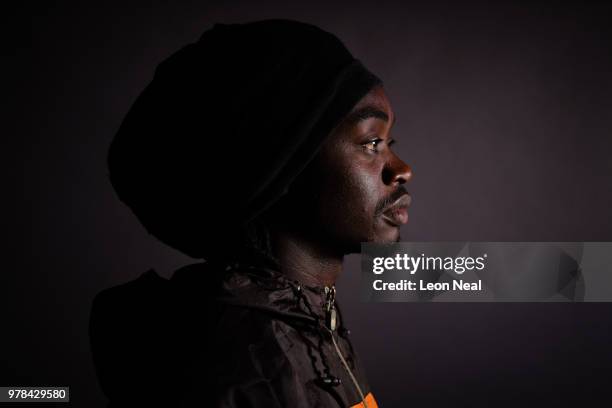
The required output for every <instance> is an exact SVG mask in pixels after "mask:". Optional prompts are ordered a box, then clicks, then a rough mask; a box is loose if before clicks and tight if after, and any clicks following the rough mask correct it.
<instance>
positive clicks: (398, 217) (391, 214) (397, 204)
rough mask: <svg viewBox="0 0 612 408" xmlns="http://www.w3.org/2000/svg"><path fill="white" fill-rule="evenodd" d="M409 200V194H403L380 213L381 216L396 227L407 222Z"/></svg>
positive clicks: (410, 200) (410, 198)
mask: <svg viewBox="0 0 612 408" xmlns="http://www.w3.org/2000/svg"><path fill="white" fill-rule="evenodd" d="M411 202H412V197H411V196H410V194H408V193H405V194H403V195H402V196H401V197H400V198H398V199H397V200H395V201H394V202H393V204H391V205H390V206H389V208H387V209H386V210H385V211H384V212H383V213H382V216H383V218H384V219H385V220H386V221H387V222H389V223H390V224H392V225H394V226H396V227H399V226H400V225H402V224H406V223H407V222H408V206H409V205H410V203H411Z"/></svg>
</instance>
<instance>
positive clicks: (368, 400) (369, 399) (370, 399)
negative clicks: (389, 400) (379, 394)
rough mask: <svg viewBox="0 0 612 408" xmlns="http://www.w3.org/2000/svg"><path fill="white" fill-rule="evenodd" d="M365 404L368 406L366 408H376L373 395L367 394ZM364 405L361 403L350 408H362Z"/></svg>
mask: <svg viewBox="0 0 612 408" xmlns="http://www.w3.org/2000/svg"><path fill="white" fill-rule="evenodd" d="M365 402H366V403H367V404H368V408H378V404H377V403H376V400H375V399H374V395H372V393H371V392H369V393H368V395H366V396H365ZM364 407H365V405H363V401H362V402H360V403H358V404H355V405H352V406H351V407H350V408H364Z"/></svg>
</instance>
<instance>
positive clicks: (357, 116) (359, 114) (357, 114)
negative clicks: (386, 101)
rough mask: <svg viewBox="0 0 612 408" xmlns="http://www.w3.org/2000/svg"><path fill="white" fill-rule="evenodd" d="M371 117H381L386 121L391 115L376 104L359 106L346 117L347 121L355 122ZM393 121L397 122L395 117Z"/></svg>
mask: <svg viewBox="0 0 612 408" xmlns="http://www.w3.org/2000/svg"><path fill="white" fill-rule="evenodd" d="M370 118H377V119H381V120H384V121H385V122H388V121H389V115H387V113H386V112H383V111H382V110H380V109H379V108H377V107H375V106H364V107H363V108H359V109H357V110H356V111H353V112H351V113H349V114H348V115H347V117H346V121H347V122H348V123H353V124H354V123H357V122H360V121H362V120H366V119H370ZM393 123H395V118H393Z"/></svg>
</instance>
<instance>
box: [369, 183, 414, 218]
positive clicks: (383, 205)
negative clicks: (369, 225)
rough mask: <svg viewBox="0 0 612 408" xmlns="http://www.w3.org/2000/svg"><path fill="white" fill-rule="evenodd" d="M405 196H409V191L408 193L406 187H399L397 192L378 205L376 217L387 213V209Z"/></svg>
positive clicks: (375, 212)
mask: <svg viewBox="0 0 612 408" xmlns="http://www.w3.org/2000/svg"><path fill="white" fill-rule="evenodd" d="M404 194H408V191H406V188H405V187H404V186H399V187H398V188H397V190H395V191H394V192H392V193H391V194H389V196H388V197H385V198H383V199H382V200H380V201H379V202H378V203H377V204H376V208H375V211H374V214H375V215H376V216H379V215H382V213H384V212H385V210H386V209H387V207H389V206H390V205H391V204H393V203H394V202H395V201H396V200H398V199H399V198H400V197H401V196H403V195H404Z"/></svg>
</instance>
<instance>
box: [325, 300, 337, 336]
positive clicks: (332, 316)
mask: <svg viewBox="0 0 612 408" xmlns="http://www.w3.org/2000/svg"><path fill="white" fill-rule="evenodd" d="M326 323H327V327H329V328H330V329H331V330H332V331H334V330H336V325H337V319H336V308H335V307H333V306H332V307H331V309H330V310H328V311H327V322H326Z"/></svg>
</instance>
